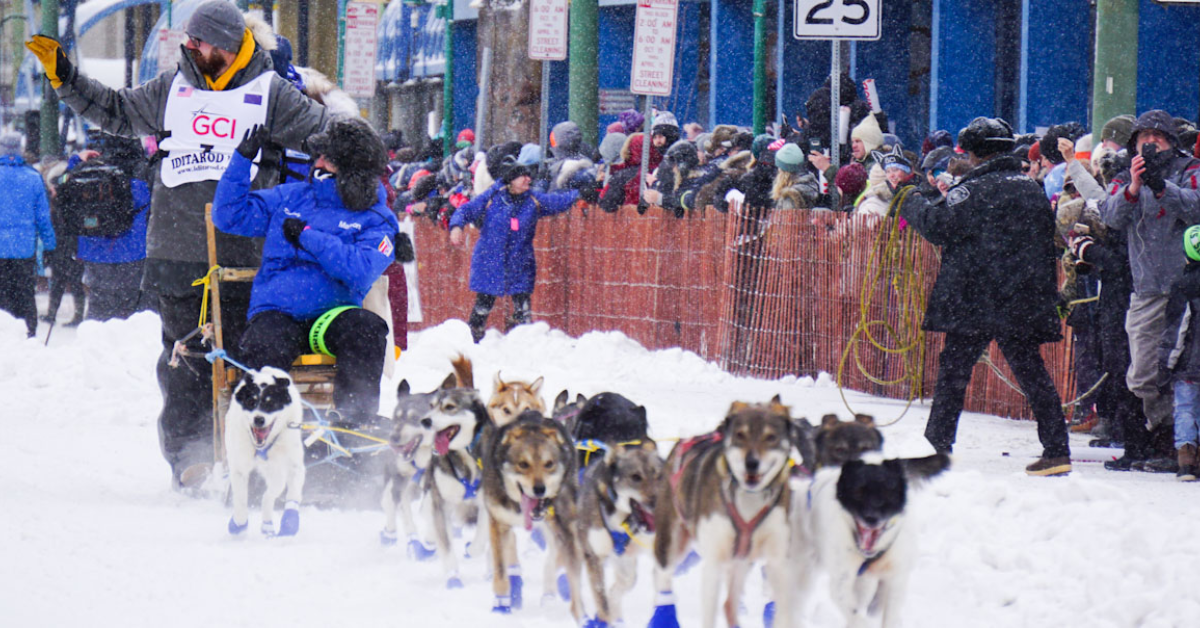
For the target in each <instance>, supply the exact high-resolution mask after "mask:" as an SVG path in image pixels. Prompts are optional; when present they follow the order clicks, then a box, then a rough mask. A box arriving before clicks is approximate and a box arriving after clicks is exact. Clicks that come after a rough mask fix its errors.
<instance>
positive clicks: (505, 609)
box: [492, 595, 513, 615]
mask: <svg viewBox="0 0 1200 628" xmlns="http://www.w3.org/2000/svg"><path fill="white" fill-rule="evenodd" d="M492 612H493V613H499V614H501V615H511V614H512V612H513V604H512V598H510V597H507V596H503V595H498V596H496V601H495V602H494V603H492Z"/></svg>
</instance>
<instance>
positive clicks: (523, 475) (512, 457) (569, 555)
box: [483, 411, 583, 623]
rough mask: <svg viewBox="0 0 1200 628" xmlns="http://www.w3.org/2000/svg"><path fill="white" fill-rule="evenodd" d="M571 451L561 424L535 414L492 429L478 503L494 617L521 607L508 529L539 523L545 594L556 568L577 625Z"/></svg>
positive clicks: (514, 547) (575, 486) (575, 485)
mask: <svg viewBox="0 0 1200 628" xmlns="http://www.w3.org/2000/svg"><path fill="white" fill-rule="evenodd" d="M577 493H578V480H577V478H576V466H575V449H574V445H573V443H572V442H571V438H570V436H568V435H567V431H566V429H565V428H564V427H563V426H562V424H561V423H559V422H557V421H555V420H553V419H547V418H545V417H543V416H542V415H540V414H538V413H537V412H533V411H530V412H525V413H524V414H522V415H521V416H519V417H517V420H515V421H512V422H510V423H508V424H507V425H504V426H503V427H500V428H497V429H495V430H494V434H493V436H492V437H491V441H490V442H489V443H488V445H487V456H486V457H485V458H484V460H483V501H484V506H485V508H486V510H487V515H488V517H487V518H488V524H489V530H490V532H491V538H490V544H491V550H492V589H493V591H494V592H495V594H496V602H495V605H494V606H493V607H492V610H493V611H494V612H499V613H509V612H512V610H513V609H514V608H516V609H519V608H520V607H521V603H522V599H521V598H522V588H523V581H522V579H521V573H520V569H521V567H520V563H519V562H518V560H517V540H516V536H515V535H514V534H513V528H524V529H525V530H531V529H533V526H534V524H535V523H537V522H545V524H546V527H547V529H548V531H549V533H550V534H549V539H548V543H547V556H546V560H547V569H546V571H547V573H548V574H551V577H549V578H547V581H546V587H547V590H552V587H554V578H553V573H554V571H555V568H556V567H559V566H561V567H562V568H564V569H565V570H566V573H567V581H568V584H569V586H570V595H571V615H572V617H573V618H574V619H575V622H576V623H579V620H580V618H581V617H582V615H583V609H582V605H581V604H580V600H579V577H580V564H579V548H578V546H577V544H576V539H575V518H576V514H575V513H576V505H575V502H576V495H577Z"/></svg>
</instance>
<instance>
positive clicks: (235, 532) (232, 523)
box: [229, 517, 250, 536]
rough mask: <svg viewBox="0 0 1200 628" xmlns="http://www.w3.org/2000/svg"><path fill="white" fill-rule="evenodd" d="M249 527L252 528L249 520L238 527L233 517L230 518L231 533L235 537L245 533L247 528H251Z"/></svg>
mask: <svg viewBox="0 0 1200 628" xmlns="http://www.w3.org/2000/svg"><path fill="white" fill-rule="evenodd" d="M249 527H250V520H249V519H247V520H246V523H243V524H242V525H238V524H237V522H236V521H234V520H233V517H230V518H229V533H230V534H232V535H234V536H237V535H239V534H241V533H243V532H245V531H246V528H249Z"/></svg>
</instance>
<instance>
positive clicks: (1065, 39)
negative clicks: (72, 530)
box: [1023, 0, 1094, 133]
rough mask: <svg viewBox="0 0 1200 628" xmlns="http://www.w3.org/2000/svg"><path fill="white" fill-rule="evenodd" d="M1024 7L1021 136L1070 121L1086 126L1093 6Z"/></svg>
mask: <svg viewBox="0 0 1200 628" xmlns="http://www.w3.org/2000/svg"><path fill="white" fill-rule="evenodd" d="M1027 1H1030V2H1031V6H1030V11H1029V23H1028V42H1029V43H1028V50H1027V51H1026V54H1027V57H1026V58H1027V62H1026V67H1027V68H1028V74H1027V75H1026V79H1025V86H1024V87H1025V90H1026V91H1025V103H1026V106H1025V112H1026V113H1025V128H1024V129H1023V131H1025V132H1030V133H1031V132H1033V131H1034V129H1036V128H1038V127H1048V126H1050V125H1052V124H1059V123H1062V122H1068V121H1072V120H1073V121H1076V122H1080V123H1085V124H1086V122H1087V119H1088V113H1089V112H1088V109H1089V107H1088V104H1089V102H1090V101H1091V92H1092V80H1091V76H1092V74H1091V66H1092V37H1093V31H1094V28H1093V27H1092V22H1091V20H1092V12H1091V6H1090V5H1089V4H1088V3H1087V2H1079V1H1078V0H1037V2H1032V0H1027ZM1068 24H1069V25H1071V26H1070V27H1069V28H1065V27H1064V25H1068Z"/></svg>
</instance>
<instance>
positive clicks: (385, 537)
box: [379, 530, 398, 547]
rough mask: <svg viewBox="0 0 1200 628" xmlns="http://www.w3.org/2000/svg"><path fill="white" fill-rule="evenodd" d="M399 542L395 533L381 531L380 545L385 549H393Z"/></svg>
mask: <svg viewBox="0 0 1200 628" xmlns="http://www.w3.org/2000/svg"><path fill="white" fill-rule="evenodd" d="M397 540H398V539H397V538H396V533H395V532H388V531H387V530H380V531H379V544H380V545H382V546H384V547H391V546H393V545H395V544H396V541H397Z"/></svg>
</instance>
